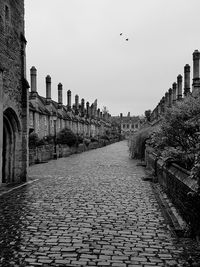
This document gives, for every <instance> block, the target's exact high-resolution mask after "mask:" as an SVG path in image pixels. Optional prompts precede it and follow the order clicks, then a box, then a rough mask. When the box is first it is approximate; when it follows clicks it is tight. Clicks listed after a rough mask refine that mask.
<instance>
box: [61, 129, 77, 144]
mask: <svg viewBox="0 0 200 267" xmlns="http://www.w3.org/2000/svg"><path fill="white" fill-rule="evenodd" d="M56 141H57V143H58V144H66V145H68V146H69V147H71V146H74V145H76V144H77V136H76V135H75V134H74V133H73V132H72V130H70V129H69V128H64V129H62V130H61V131H60V132H59V133H58V135H57V139H56Z"/></svg>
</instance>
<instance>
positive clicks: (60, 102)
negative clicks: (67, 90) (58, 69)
mask: <svg viewBox="0 0 200 267" xmlns="http://www.w3.org/2000/svg"><path fill="white" fill-rule="evenodd" d="M58 104H60V105H62V104H63V88H62V83H59V84H58Z"/></svg>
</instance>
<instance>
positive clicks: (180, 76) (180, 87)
mask: <svg viewBox="0 0 200 267" xmlns="http://www.w3.org/2000/svg"><path fill="white" fill-rule="evenodd" d="M182 81H183V77H182V75H181V74H179V75H178V76H177V86H178V91H177V100H181V99H182V86H183V85H182Z"/></svg>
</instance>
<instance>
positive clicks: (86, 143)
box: [83, 138, 91, 146]
mask: <svg viewBox="0 0 200 267" xmlns="http://www.w3.org/2000/svg"><path fill="white" fill-rule="evenodd" d="M83 142H84V144H85V145H86V146H89V144H90V142H91V141H90V139H89V138H84V139H83Z"/></svg>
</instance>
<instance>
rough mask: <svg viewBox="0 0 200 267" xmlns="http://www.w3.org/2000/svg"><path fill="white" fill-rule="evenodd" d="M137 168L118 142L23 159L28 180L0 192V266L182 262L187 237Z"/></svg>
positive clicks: (123, 265) (121, 266)
mask: <svg viewBox="0 0 200 267" xmlns="http://www.w3.org/2000/svg"><path fill="white" fill-rule="evenodd" d="M144 172H145V171H144V169H143V168H142V167H141V166H137V161H134V160H131V159H129V157H128V147H127V144H126V142H120V143H116V144H113V145H110V146H107V147H104V148H101V149H97V150H92V151H88V152H85V153H82V154H76V155H72V156H70V157H68V158H61V159H58V160H55V161H50V162H48V163H45V164H40V165H34V166H31V167H30V174H29V175H30V179H31V181H33V182H32V183H29V184H27V185H26V186H23V187H19V188H18V189H16V190H13V191H11V192H7V193H6V194H2V195H1V196H0V266H3V267H7V266H22V267H25V266H44V267H45V266H80V267H82V266H118V267H134V266H137V267H139V266H141V267H150V266H173V265H176V264H179V266H183V263H184V262H186V256H187V255H189V254H188V247H189V246H191V244H194V243H193V242H192V240H190V239H187V240H186V239H184V240H183V239H178V238H177V237H176V236H174V235H173V233H172V232H171V231H170V229H169V227H168V225H167V222H166V221H165V218H164V217H163V215H162V211H161V210H160V208H159V205H158V203H157V200H156V197H155V193H154V191H153V188H152V186H151V183H150V182H149V181H144V180H142V179H141V177H142V176H144V174H145V173H144ZM34 179H36V180H35V181H34ZM185 240H186V241H185ZM194 246H195V244H194Z"/></svg>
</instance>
